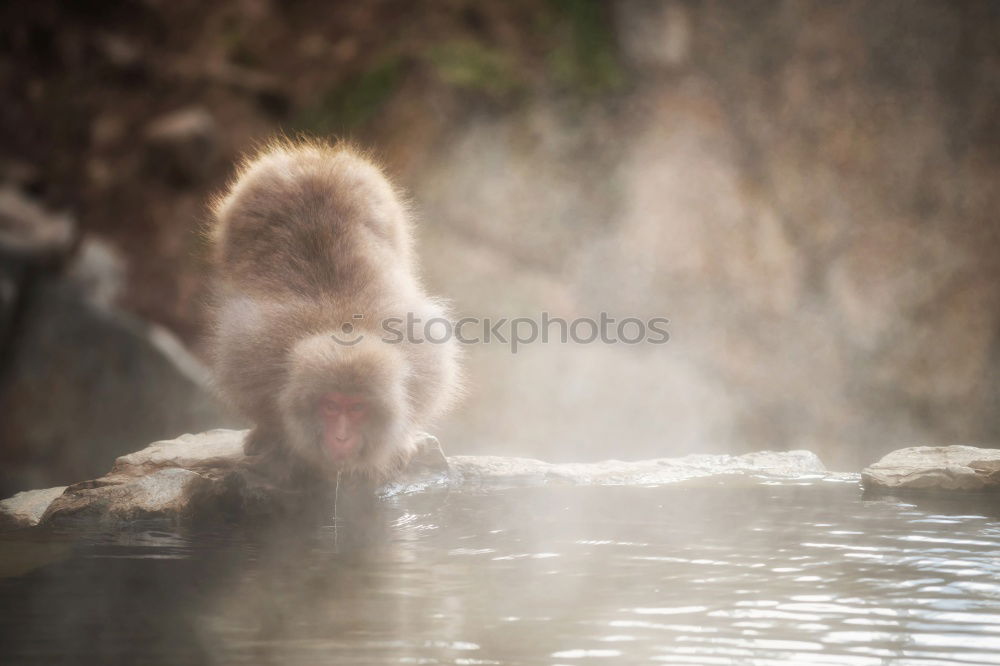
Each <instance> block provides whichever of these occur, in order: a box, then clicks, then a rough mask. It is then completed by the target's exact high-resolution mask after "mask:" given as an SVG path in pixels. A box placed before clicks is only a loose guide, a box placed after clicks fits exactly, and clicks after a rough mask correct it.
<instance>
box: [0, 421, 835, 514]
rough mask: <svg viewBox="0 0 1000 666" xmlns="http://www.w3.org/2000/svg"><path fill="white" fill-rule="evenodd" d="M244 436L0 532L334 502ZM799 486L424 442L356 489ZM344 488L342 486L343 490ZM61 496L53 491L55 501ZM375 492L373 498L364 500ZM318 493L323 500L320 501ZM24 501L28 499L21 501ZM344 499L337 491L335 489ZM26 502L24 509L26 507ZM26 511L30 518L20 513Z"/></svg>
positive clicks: (753, 459) (192, 440) (795, 469)
mask: <svg viewBox="0 0 1000 666" xmlns="http://www.w3.org/2000/svg"><path fill="white" fill-rule="evenodd" d="M246 432H247V431H239V430H211V431H208V432H204V433H200V434H196V435H184V436H182V437H178V438H177V439H174V440H168V441H161V442H156V443H154V444H151V445H150V446H148V447H147V448H145V449H143V450H141V451H137V452H135V453H131V454H129V455H126V456H122V457H120V458H118V460H117V461H116V462H115V464H114V467H113V468H112V469H111V471H110V472H109V473H108V474H107V475H105V476H103V477H100V478H98V479H94V480H92V481H85V482H83V483H78V484H75V485H72V486H69V487H68V488H65V489H64V492H63V491H62V490H63V489H50V490H46V491H33V492H34V493H36V494H34V495H32V494H31V493H21V494H20V495H17V496H15V497H13V498H11V499H10V500H7V501H5V502H3V503H0V520H3V521H4V523H3V524H7V525H22V526H23V525H31V524H43V525H53V524H65V523H68V522H69V523H71V522H73V521H78V520H81V519H83V520H87V521H96V522H99V523H105V524H120V523H126V522H129V521H134V520H145V519H162V520H167V521H169V522H187V521H198V520H206V519H207V520H228V519H237V520H243V519H253V518H260V517H274V516H276V515H283V516H292V517H294V516H295V515H296V514H297V513H300V512H302V511H303V510H304V509H305V508H306V507H309V506H310V505H315V504H316V503H317V501H316V500H317V498H318V501H319V502H320V503H323V502H327V503H328V504H326V505H324V506H326V507H329V506H333V504H330V503H329V502H336V501H338V500H337V499H336V497H337V495H332V496H331V495H330V494H329V493H328V492H326V493H325V491H326V490H329V489H324V488H320V487H295V488H292V489H289V488H288V487H285V486H282V485H281V484H278V483H275V482H274V481H273V480H271V479H269V478H268V477H267V476H266V470H264V469H262V468H261V467H260V466H259V463H258V461H257V460H256V459H254V458H253V457H248V456H245V455H244V454H243V441H244V438H245V436H246ZM733 474H736V475H764V476H766V477H768V478H773V477H798V476H803V475H816V474H825V469H824V467H823V464H822V463H821V462H820V460H819V458H817V457H816V456H815V455H814V454H812V453H810V452H808V451H787V452H770V451H764V452H759V453H751V454H746V455H742V456H728V455H689V456H685V457H683V458H660V459H655V460H643V461H637V462H623V461H619V460H610V461H605V462H599V463H573V464H553V463H547V462H543V461H541V460H534V459H530V458H503V457H499V456H453V457H450V458H445V456H444V454H443V453H442V451H441V447H440V444H439V443H438V441H437V439H436V438H434V437H433V436H431V435H424V436H422V439H421V442H420V452H419V453H418V455H417V456H416V457H415V458H414V461H413V462H412V463H411V465H410V466H409V467H408V468H407V470H406V472H405V473H404V474H403V475H402V477H401V478H400V479H398V480H396V481H394V482H392V483H389V484H386V485H384V486H382V487H381V488H372V487H371V486H363V485H357V487H355V488H354V490H357V489H359V488H360V489H362V490H365V491H366V492H368V494H369V495H371V496H372V497H375V496H381V497H390V496H393V495H398V494H402V493H415V492H423V491H427V490H433V489H442V488H443V489H451V490H470V489H471V490H478V489H484V488H486V489H497V488H510V487H519V486H538V485H548V484H553V485H629V484H634V485H653V484H663V483H674V482H678V481H687V480H690V479H695V478H705V477H715V476H720V475H733ZM345 483H348V482H345ZM57 491H59V492H57ZM371 491H374V492H371ZM324 493H325V494H324ZM25 496H30V498H28V497H25ZM340 497H341V499H343V498H344V488H341V489H340ZM29 499H30V502H29V501H28V500H29ZM28 504H30V507H31V509H30V511H28V510H27V509H25V508H23V507H25V506H26V505H28Z"/></svg>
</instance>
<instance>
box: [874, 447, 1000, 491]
mask: <svg viewBox="0 0 1000 666" xmlns="http://www.w3.org/2000/svg"><path fill="white" fill-rule="evenodd" d="M861 482H862V484H863V485H864V488H865V490H866V491H875V492H879V491H881V492H886V491H924V492H926V491H931V492H933V491H938V492H950V491H955V492H970V491H971V492H982V491H993V492H997V491H1000V449H985V448H979V447H975V446H958V445H955V446H913V447H909V448H905V449H898V450H896V451H893V452H892V453H890V454H888V455H887V456H885V457H884V458H882V459H881V460H880V461H878V462H877V463H875V464H874V465H871V466H869V467H867V468H866V469H865V470H864V471H863V472H862V473H861Z"/></svg>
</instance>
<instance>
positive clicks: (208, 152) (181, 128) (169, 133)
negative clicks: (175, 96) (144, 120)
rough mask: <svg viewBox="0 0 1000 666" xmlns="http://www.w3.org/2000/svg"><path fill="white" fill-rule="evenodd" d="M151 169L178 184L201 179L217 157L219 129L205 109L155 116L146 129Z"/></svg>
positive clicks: (148, 162) (192, 109)
mask: <svg viewBox="0 0 1000 666" xmlns="http://www.w3.org/2000/svg"><path fill="white" fill-rule="evenodd" d="M145 138H146V146H147V155H146V162H147V165H148V166H149V168H150V170H151V171H153V172H155V173H159V174H161V175H163V176H165V177H166V178H169V179H170V180H173V181H174V182H176V183H178V184H191V183H194V182H197V181H198V180H200V179H201V178H202V177H203V176H205V174H206V173H208V171H209V170H210V169H211V167H212V165H213V163H214V160H215V158H216V157H217V156H218V128H217V127H216V124H215V120H214V119H213V118H212V115H211V114H210V113H209V112H208V111H207V110H205V109H202V108H198V107H195V108H190V109H183V110H180V111H175V112H174V113H170V114H168V115H165V116H161V117H159V118H156V119H154V120H153V121H152V122H150V124H149V125H148V126H147V127H146V131H145Z"/></svg>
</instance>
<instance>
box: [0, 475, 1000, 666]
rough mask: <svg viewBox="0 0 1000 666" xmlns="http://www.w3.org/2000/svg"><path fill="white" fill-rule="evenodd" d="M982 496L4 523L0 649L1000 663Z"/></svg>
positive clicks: (215, 657) (9, 659)
mask: <svg viewBox="0 0 1000 666" xmlns="http://www.w3.org/2000/svg"><path fill="white" fill-rule="evenodd" d="M995 508H996V507H995V506H994V507H992V508H991V507H990V506H989V505H988V504H987V501H986V500H983V499H981V500H978V501H977V502H973V503H965V504H954V503H944V504H933V505H929V506H928V505H924V504H916V505H914V504H910V503H907V502H902V501H899V500H895V499H884V500H869V501H865V500H863V499H862V498H861V496H860V493H859V491H858V488H857V486H856V483H853V482H844V481H839V482H831V481H829V480H827V481H824V480H820V479H813V480H808V481H797V482H793V481H783V482H755V483H751V484H748V483H747V482H746V481H745V480H744V481H741V482H740V483H735V484H734V483H727V482H721V481H713V482H709V483H705V482H701V483H698V484H681V485H672V486H666V487H658V488H626V487H589V488H552V487H548V488H528V489H517V490H506V491H495V492H490V493H483V494H470V493H446V492H440V493H428V494H421V495H410V496H402V497H398V498H395V499H392V500H389V501H387V502H385V503H383V504H382V505H381V506H380V508H379V510H378V511H377V513H376V514H375V515H374V516H372V517H371V518H370V519H369V520H368V521H366V523H365V525H356V524H341V525H333V524H330V525H323V526H315V525H313V526H309V527H293V526H289V527H287V528H286V529H282V530H277V531H267V532H247V531H243V532H232V531H230V532H227V533H212V534H205V533H200V534H199V533H185V534H178V533H171V532H165V531H159V530H156V529H153V528H147V529H143V528H142V527H137V528H134V529H132V530H129V531H124V532H123V531H118V532H115V533H101V532H90V533H84V534H80V533H78V532H77V533H74V534H59V533H51V532H50V533H41V532H26V533H19V534H14V535H6V536H4V537H2V540H0V569H2V571H3V573H4V574H5V575H6V577H5V578H4V579H3V580H0V663H3V664H7V665H11V664H59V663H93V664H114V663H122V664H168V663H169V664H177V663H184V664H255V665H256V664H281V665H285V664H289V665H295V664H602V663H617V664H633V663H665V664H670V663H674V664H734V663H738V664H847V665H851V664H857V665H859V666H860V665H867V664H873V665H874V664H879V665H882V664H914V665H917V664H919V665H922V666H926V665H930V664H1000V515H998V513H997V512H996V511H995Z"/></svg>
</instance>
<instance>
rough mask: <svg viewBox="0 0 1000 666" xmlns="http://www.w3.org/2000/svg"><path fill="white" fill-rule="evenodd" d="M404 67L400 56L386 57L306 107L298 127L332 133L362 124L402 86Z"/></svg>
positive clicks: (299, 118)
mask: <svg viewBox="0 0 1000 666" xmlns="http://www.w3.org/2000/svg"><path fill="white" fill-rule="evenodd" d="M403 69H404V68H403V62H402V59H401V58H400V57H399V56H398V55H391V56H383V57H382V58H380V59H378V60H376V62H375V63H374V64H373V65H372V66H371V67H369V68H368V69H367V70H365V71H364V72H362V73H361V74H359V75H357V76H354V77H351V78H349V79H347V80H346V81H344V82H342V83H340V84H339V85H336V86H334V87H333V88H332V89H330V90H328V91H327V92H326V93H324V94H323V96H322V97H321V98H320V99H319V101H318V102H317V103H316V104H314V105H312V106H309V107H307V108H305V109H303V110H302V112H301V113H300V114H299V117H298V118H297V119H296V122H295V126H296V128H297V129H300V130H305V131H309V132H314V133H318V134H329V133H339V132H343V131H344V130H351V129H354V128H356V127H358V126H360V125H362V124H363V123H365V122H366V121H367V120H369V119H370V118H371V117H372V116H374V115H375V114H376V113H377V112H378V110H379V109H381V108H382V105H383V104H385V102H386V101H387V100H388V99H389V98H390V97H391V96H392V94H393V93H394V92H395V91H396V89H397V88H398V87H399V84H400V83H401V82H402V79H403V73H404V72H403Z"/></svg>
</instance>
